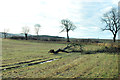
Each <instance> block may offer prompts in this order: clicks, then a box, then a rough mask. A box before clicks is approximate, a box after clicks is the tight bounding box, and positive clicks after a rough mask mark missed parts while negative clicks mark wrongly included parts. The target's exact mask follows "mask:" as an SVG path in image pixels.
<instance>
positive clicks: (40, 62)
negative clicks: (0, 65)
mask: <svg viewBox="0 0 120 80" xmlns="http://www.w3.org/2000/svg"><path fill="white" fill-rule="evenodd" d="M61 58H62V57H59V58H54V59H48V60H45V61H39V60H41V59H37V60H32V61H28V62H20V63H17V64H12V65H9V66H12V67H7V68H4V69H0V71H2V70H8V69H15V68H19V67H25V66H32V65H36V64H43V63H47V62H52V61H54V60H57V59H61ZM35 61H39V62H35ZM31 62H34V63H31ZM25 63H28V64H25ZM19 64H23V65H19ZM24 64H25V65H24ZM14 65H18V66H14ZM5 67H6V66H5Z"/></svg>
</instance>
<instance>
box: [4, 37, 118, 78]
mask: <svg viewBox="0 0 120 80" xmlns="http://www.w3.org/2000/svg"><path fill="white" fill-rule="evenodd" d="M65 46H66V44H60V43H53V42H52V43H51V42H47V43H45V42H39V43H38V42H34V41H32V42H31V41H21V40H9V39H6V40H5V39H3V41H2V66H3V67H2V68H3V69H4V68H9V67H15V66H18V65H26V64H29V63H36V62H42V61H46V60H50V59H55V58H58V59H57V60H54V61H52V62H46V63H43V64H36V65H31V66H24V67H18V68H13V69H9V70H3V71H2V77H3V78H116V77H118V76H119V74H118V56H119V55H118V54H117V52H116V53H115V52H114V53H109V52H96V53H94V54H82V53H80V52H79V53H75V52H74V53H62V52H61V53H58V54H56V55H55V54H50V53H48V51H49V50H50V49H55V50H57V49H59V48H64V47H65ZM104 48H105V46H98V45H92V44H91V45H84V48H83V50H84V51H90V52H94V51H96V50H101V49H104ZM25 62H27V63H25ZM17 63H23V64H17ZM15 64H16V65H15Z"/></svg>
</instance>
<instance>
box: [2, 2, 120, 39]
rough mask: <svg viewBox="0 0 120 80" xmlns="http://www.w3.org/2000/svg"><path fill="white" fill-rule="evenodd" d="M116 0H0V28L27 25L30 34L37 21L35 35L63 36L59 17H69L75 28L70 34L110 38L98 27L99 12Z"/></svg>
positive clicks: (13, 30) (16, 28) (15, 28)
mask: <svg viewBox="0 0 120 80" xmlns="http://www.w3.org/2000/svg"><path fill="white" fill-rule="evenodd" d="M118 1H119V0H0V10H1V11H0V32H2V31H4V29H9V33H22V27H24V26H28V27H29V28H30V34H35V31H34V25H35V24H40V25H41V28H40V32H39V35H52V36H63V37H66V33H65V32H63V33H60V31H61V28H60V26H61V23H60V21H61V20H62V19H69V20H71V21H72V22H73V23H74V24H75V25H76V27H77V28H76V29H75V30H74V31H70V32H69V35H70V37H71V38H101V39H112V37H113V35H112V33H111V32H109V31H104V32H103V31H101V28H103V27H104V24H102V23H101V21H100V18H101V16H102V15H103V14H104V13H105V12H107V11H109V10H110V9H111V8H112V7H117V6H118Z"/></svg>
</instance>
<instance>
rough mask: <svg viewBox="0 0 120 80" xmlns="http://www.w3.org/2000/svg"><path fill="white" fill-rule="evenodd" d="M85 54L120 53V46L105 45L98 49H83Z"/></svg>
mask: <svg viewBox="0 0 120 80" xmlns="http://www.w3.org/2000/svg"><path fill="white" fill-rule="evenodd" d="M82 53H83V54H96V53H108V54H120V48H116V47H105V48H103V49H99V50H96V51H83V52H82Z"/></svg>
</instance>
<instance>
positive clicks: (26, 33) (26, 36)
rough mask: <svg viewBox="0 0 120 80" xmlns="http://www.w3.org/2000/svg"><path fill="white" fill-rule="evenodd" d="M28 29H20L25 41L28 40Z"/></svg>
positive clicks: (26, 27)
mask: <svg viewBox="0 0 120 80" xmlns="http://www.w3.org/2000/svg"><path fill="white" fill-rule="evenodd" d="M29 31H30V29H29V27H28V26H25V27H23V28H22V32H23V33H24V34H25V39H26V40H27V39H28V33H29Z"/></svg>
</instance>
